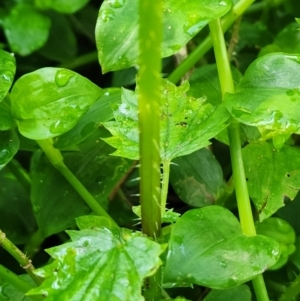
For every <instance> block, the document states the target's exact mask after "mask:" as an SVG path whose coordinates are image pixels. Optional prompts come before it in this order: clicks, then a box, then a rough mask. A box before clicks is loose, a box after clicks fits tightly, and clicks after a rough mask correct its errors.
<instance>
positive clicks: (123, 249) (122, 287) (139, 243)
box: [29, 228, 165, 301]
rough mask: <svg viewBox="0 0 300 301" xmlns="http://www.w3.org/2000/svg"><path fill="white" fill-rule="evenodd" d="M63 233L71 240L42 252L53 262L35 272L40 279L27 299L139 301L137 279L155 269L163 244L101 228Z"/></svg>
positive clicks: (139, 282)
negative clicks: (34, 296)
mask: <svg viewBox="0 0 300 301" xmlns="http://www.w3.org/2000/svg"><path fill="white" fill-rule="evenodd" d="M68 234H69V235H70V237H71V240H72V242H69V243H66V244H64V245H61V246H58V247H54V248H51V249H48V250H47V252H48V253H49V254H50V255H51V257H52V258H54V262H53V263H52V264H50V265H48V266H46V267H44V268H42V269H39V270H38V271H37V273H38V274H39V275H43V276H45V277H46V279H45V281H44V282H43V284H42V285H41V286H40V287H39V288H36V289H33V290H31V291H30V293H29V294H30V295H32V294H40V293H43V294H45V295H46V296H47V297H46V299H45V300H46V301H51V300H53V301H54V300H58V299H59V300H70V301H71V300H82V301H90V300H96V299H97V300H98V301H107V300H115V301H123V300H130V301H142V300H144V298H143V297H142V295H141V285H142V281H143V279H144V278H145V277H147V276H150V275H153V274H154V273H155V272H156V270H157V269H158V267H159V266H160V265H161V260H160V258H159V255H160V254H161V253H162V252H163V251H164V249H165V246H161V245H159V244H157V243H156V242H154V241H151V240H150V239H148V238H147V237H144V236H141V235H139V234H135V233H132V234H130V233H128V232H127V233H125V232H123V233H121V232H119V233H115V232H112V231H110V230H109V229H107V228H104V229H95V230H90V229H89V230H81V231H68ZM70 275H72V277H70ZM70 287H72V289H71V290H70V289H68V288H70Z"/></svg>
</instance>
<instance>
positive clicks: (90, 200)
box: [37, 139, 118, 227]
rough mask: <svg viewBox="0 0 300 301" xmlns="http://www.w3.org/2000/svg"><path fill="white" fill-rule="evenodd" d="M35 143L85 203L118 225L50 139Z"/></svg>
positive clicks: (114, 224)
mask: <svg viewBox="0 0 300 301" xmlns="http://www.w3.org/2000/svg"><path fill="white" fill-rule="evenodd" d="M37 143H38V144H39V145H40V147H41V149H42V150H43V151H44V152H45V154H46V156H47V157H48V159H49V161H50V162H51V164H52V165H53V166H54V167H55V168H56V169H57V170H58V171H60V173H61V174H62V175H63V176H64V177H65V178H66V179H67V181H68V182H69V183H70V184H71V185H72V186H73V188H74V189H75V190H76V191H77V192H78V194H79V195H80V196H81V197H82V199H83V200H84V201H85V203H86V204H87V205H88V206H89V207H90V208H91V209H92V210H93V211H94V212H95V213H96V214H97V215H100V216H104V217H106V218H108V219H109V220H110V222H111V224H112V225H113V226H114V227H118V225H117V223H116V222H115V221H114V220H113V219H112V218H111V216H110V215H109V214H108V213H107V212H106V211H105V210H104V209H103V208H102V206H101V205H100V204H99V203H98V202H97V201H96V200H95V198H94V197H93V196H92V195H91V194H90V192H89V191H88V190H87V189H86V188H85V187H84V186H83V185H82V183H81V182H80V181H79V180H78V179H77V178H76V176H75V175H74V174H73V173H72V172H71V171H70V170H69V168H68V167H67V166H66V165H65V163H64V161H63V160H64V159H63V156H62V154H61V152H60V151H59V150H58V149H56V148H55V147H54V146H53V142H52V140H51V139H45V140H38V141H37Z"/></svg>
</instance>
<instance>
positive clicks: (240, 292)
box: [203, 284, 252, 301]
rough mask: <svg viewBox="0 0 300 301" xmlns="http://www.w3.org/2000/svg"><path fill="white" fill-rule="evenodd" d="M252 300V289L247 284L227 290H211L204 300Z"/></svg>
mask: <svg viewBox="0 0 300 301" xmlns="http://www.w3.org/2000/svg"><path fill="white" fill-rule="evenodd" d="M241 300H243V301H251V300H252V299H251V291H250V289H249V287H248V286H247V285H245V284H242V285H239V286H237V287H233V288H229V289H226V290H211V291H210V292H209V293H208V295H207V296H206V297H205V298H204V300H203V301H241Z"/></svg>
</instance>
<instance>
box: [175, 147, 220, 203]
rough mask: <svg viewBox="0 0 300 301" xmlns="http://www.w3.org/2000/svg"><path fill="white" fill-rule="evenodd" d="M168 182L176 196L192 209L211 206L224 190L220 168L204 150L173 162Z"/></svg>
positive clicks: (214, 159) (207, 151)
mask: <svg viewBox="0 0 300 301" xmlns="http://www.w3.org/2000/svg"><path fill="white" fill-rule="evenodd" d="M174 163H175V164H174V165H173V164H172V165H171V173H170V182H171V184H172V186H173V188H174V190H175V192H176V193H177V195H178V196H179V197H180V198H181V199H182V200H183V201H184V202H185V203H187V204H189V205H191V206H194V207H204V206H208V205H212V204H214V203H215V201H216V200H217V198H218V196H219V195H220V193H221V192H222V190H223V189H224V184H225V183H224V180H223V173H222V168H221V166H220V164H219V162H218V161H217V160H216V158H215V157H214V156H213V154H212V153H211V152H210V151H209V150H208V149H206V148H203V149H200V150H198V151H196V152H194V153H192V154H189V155H187V156H182V157H179V158H176V159H175V160H174Z"/></svg>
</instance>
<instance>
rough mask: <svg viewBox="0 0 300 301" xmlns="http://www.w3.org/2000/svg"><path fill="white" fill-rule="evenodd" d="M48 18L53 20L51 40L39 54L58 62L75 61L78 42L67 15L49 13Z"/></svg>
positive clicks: (49, 39)
mask: <svg viewBox="0 0 300 301" xmlns="http://www.w3.org/2000/svg"><path fill="white" fill-rule="evenodd" d="M47 16H48V17H49V18H50V19H51V29H50V33H49V38H48V40H47V42H46V44H45V45H44V46H43V47H42V48H41V49H40V50H39V53H40V54H41V55H43V56H44V57H46V58H48V59H51V60H54V61H58V62H66V61H72V60H74V58H75V56H76V54H77V41H76V36H75V33H74V32H73V29H72V26H71V22H70V21H69V19H68V18H67V17H66V16H65V15H62V14H59V13H57V12H54V11H48V12H47ZM58 32H59V34H57V33H58Z"/></svg>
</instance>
